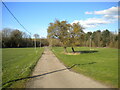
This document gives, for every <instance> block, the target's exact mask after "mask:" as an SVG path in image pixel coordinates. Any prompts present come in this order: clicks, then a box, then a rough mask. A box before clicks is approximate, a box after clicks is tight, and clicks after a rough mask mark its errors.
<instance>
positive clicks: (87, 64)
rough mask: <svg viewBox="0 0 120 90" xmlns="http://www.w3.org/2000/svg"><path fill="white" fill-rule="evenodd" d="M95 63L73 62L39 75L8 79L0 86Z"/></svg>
mask: <svg viewBox="0 0 120 90" xmlns="http://www.w3.org/2000/svg"><path fill="white" fill-rule="evenodd" d="M95 63H96V62H90V63H84V64H73V65H72V66H70V67H67V68H64V69H59V70H55V71H51V72H47V73H43V74H39V75H35V76H29V77H24V78H19V79H14V80H10V81H8V82H5V83H3V84H2V85H0V86H4V85H6V84H7V83H11V82H16V81H20V80H24V79H30V78H36V77H40V76H44V75H48V74H52V73H55V72H60V71H64V70H70V69H72V68H73V67H75V66H81V65H90V64H95Z"/></svg>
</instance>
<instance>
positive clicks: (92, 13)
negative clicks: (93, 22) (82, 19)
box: [85, 12, 93, 14]
mask: <svg viewBox="0 0 120 90" xmlns="http://www.w3.org/2000/svg"><path fill="white" fill-rule="evenodd" d="M85 14H93V13H92V12H85Z"/></svg>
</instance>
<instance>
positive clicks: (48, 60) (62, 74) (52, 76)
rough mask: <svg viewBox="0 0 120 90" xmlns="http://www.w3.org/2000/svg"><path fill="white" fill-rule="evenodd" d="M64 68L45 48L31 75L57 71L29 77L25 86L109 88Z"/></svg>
mask: <svg viewBox="0 0 120 90" xmlns="http://www.w3.org/2000/svg"><path fill="white" fill-rule="evenodd" d="M65 68H66V67H65V66H64V65H63V64H62V63H61V62H60V61H59V60H58V59H57V57H56V56H55V55H54V54H53V53H52V51H50V50H49V49H48V48H45V51H44V54H43V55H42V57H41V58H40V60H39V61H38V63H37V65H36V67H35V69H34V71H33V74H32V75H33V76H34V75H40V74H43V73H47V72H51V71H55V70H59V71H56V72H54V73H49V74H46V75H43V76H40V77H36V78H32V79H30V80H29V81H28V83H27V85H26V88H109V87H107V86H105V85H103V84H101V83H99V82H97V81H94V80H92V79H90V78H89V77H86V76H84V75H81V74H78V73H75V72H72V71H69V70H68V69H65ZM61 69H65V70H61Z"/></svg>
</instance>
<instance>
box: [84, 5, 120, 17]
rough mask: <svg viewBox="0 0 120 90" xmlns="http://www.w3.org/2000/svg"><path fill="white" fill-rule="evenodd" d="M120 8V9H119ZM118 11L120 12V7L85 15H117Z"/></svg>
mask: <svg viewBox="0 0 120 90" xmlns="http://www.w3.org/2000/svg"><path fill="white" fill-rule="evenodd" d="M118 8H119V9H118ZM118 10H119V11H120V7H111V8H109V9H105V10H100V11H93V12H88V11H87V12H85V14H98V15H117V14H118Z"/></svg>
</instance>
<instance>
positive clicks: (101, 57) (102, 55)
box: [52, 47, 118, 87]
mask: <svg viewBox="0 0 120 90" xmlns="http://www.w3.org/2000/svg"><path fill="white" fill-rule="evenodd" d="M92 49H93V50H94V51H97V52H94V53H89V52H84V53H82V54H79V55H66V54H64V50H63V48H62V47H53V49H52V51H53V52H54V54H55V55H56V56H57V57H58V58H59V59H60V60H61V61H62V62H63V63H64V64H65V65H66V66H71V65H73V64H84V63H90V62H96V63H94V64H86V65H80V66H76V67H74V68H73V70H74V71H76V72H78V73H82V74H84V75H86V76H89V77H91V78H93V79H94V80H98V81H100V82H102V83H104V84H106V85H109V86H112V87H118V50H117V49H112V48H92ZM67 50H68V51H69V52H71V48H67ZM75 50H76V51H90V48H88V47H76V48H75Z"/></svg>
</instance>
